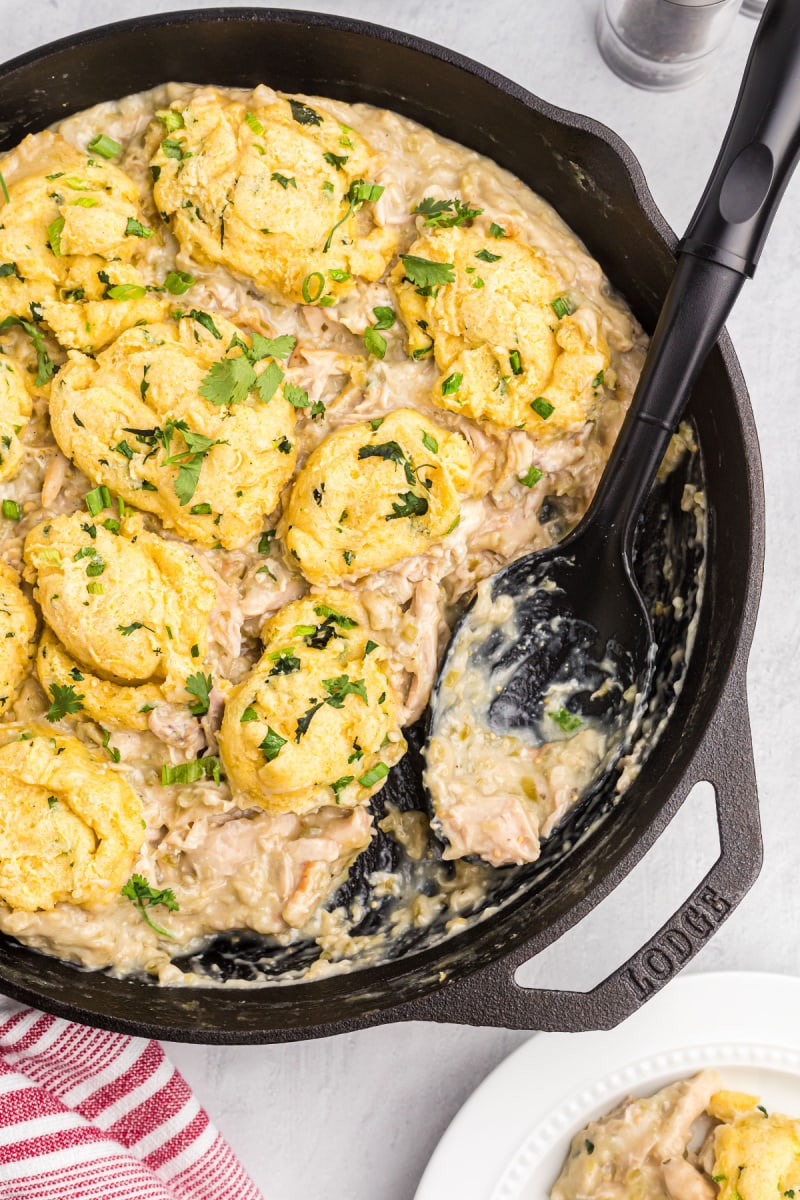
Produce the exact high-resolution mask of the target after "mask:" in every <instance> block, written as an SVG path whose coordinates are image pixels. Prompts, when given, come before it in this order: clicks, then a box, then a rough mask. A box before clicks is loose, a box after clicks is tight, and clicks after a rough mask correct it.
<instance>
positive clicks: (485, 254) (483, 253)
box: [475, 249, 503, 263]
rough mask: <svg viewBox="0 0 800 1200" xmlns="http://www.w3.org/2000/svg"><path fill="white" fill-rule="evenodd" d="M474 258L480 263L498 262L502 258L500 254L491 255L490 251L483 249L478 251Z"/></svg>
mask: <svg viewBox="0 0 800 1200" xmlns="http://www.w3.org/2000/svg"><path fill="white" fill-rule="evenodd" d="M475 257H476V258H479V259H480V260H481V262H487V263H493V262H499V261H500V259H501V258H502V257H503V256H502V254H492V252H491V250H485V249H484V250H479V251H478V253H477V254H476V255H475Z"/></svg>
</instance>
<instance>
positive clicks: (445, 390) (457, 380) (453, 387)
mask: <svg viewBox="0 0 800 1200" xmlns="http://www.w3.org/2000/svg"><path fill="white" fill-rule="evenodd" d="M463 382H464V376H463V375H462V374H461V372H460V371H454V372H453V374H452V375H448V376H447V379H445V381H444V382H443V384H442V395H443V396H452V395H453V393H454V392H457V391H458V389H459V388H460V387H461V384H462V383H463Z"/></svg>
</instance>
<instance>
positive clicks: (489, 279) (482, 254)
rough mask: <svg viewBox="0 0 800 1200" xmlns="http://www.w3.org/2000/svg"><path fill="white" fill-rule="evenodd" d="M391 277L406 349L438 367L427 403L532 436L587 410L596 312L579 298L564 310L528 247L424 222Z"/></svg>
mask: <svg viewBox="0 0 800 1200" xmlns="http://www.w3.org/2000/svg"><path fill="white" fill-rule="evenodd" d="M431 266H433V268H435V270H434V272H433V275H432V274H431ZM445 268H446V269H445ZM431 278H435V279H436V280H441V282H426V281H427V280H429V279H431ZM392 282H393V285H394V288H395V292H396V294H397V303H398V307H399V310H400V316H401V317H402V319H403V322H404V324H405V326H406V330H407V333H408V345H409V351H410V352H411V353H415V354H416V355H417V356H419V355H420V354H424V353H425V351H430V352H431V353H432V354H433V355H434V358H435V360H436V365H437V366H438V367H439V370H440V371H441V376H440V378H439V379H438V380H437V382H436V384H435V385H434V388H433V391H432V393H431V400H432V402H433V403H434V404H436V405H438V406H439V407H440V408H446V409H449V410H450V411H451V412H457V413H463V414H464V415H465V416H467V417H472V418H473V419H475V420H485V421H491V422H493V423H494V424H495V425H499V426H501V427H502V428H504V429H524V430H526V431H527V432H528V433H531V434H533V435H534V436H536V437H537V438H539V439H542V440H548V439H551V438H553V437H558V436H561V435H564V434H567V433H572V432H575V433H577V432H579V431H580V430H581V429H583V427H584V426H585V424H586V422H587V420H589V419H590V418H591V416H592V415H593V412H594V411H595V409H596V407H597V404H598V400H599V396H600V393H601V387H602V383H603V378H604V372H605V369H606V368H607V367H608V364H609V354H608V346H607V345H606V342H605V339H604V338H603V336H602V334H601V333H600V330H599V326H598V314H597V312H596V311H595V310H594V308H593V307H592V306H590V305H588V304H584V305H581V307H580V309H579V311H577V312H575V313H574V314H573V303H572V300H571V298H570V297H569V296H568V295H563V294H562V293H561V291H560V288H559V283H558V280H557V279H556V278H555V276H554V274H553V273H552V271H551V270H550V269H549V268H548V266H547V264H546V263H545V262H544V260H543V258H542V257H541V256H540V255H539V254H538V253H537V251H535V250H534V249H532V248H531V247H530V246H527V245H525V243H524V242H521V241H519V240H517V239H516V238H512V237H503V238H490V237H489V236H488V235H487V234H486V233H485V232H483V231H482V230H481V229H480V228H478V227H468V226H456V227H454V228H452V229H432V230H430V231H428V232H425V233H423V235H422V236H421V237H420V238H418V239H417V241H416V242H414V244H413V245H412V246H411V247H410V249H409V251H408V255H404V256H403V257H402V258H401V260H400V262H399V263H398V265H397V267H396V268H395V270H394V271H393V273H392Z"/></svg>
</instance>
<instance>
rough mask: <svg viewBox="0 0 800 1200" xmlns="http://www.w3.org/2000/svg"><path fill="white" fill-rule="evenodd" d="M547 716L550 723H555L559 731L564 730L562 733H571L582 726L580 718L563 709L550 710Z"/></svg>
mask: <svg viewBox="0 0 800 1200" xmlns="http://www.w3.org/2000/svg"><path fill="white" fill-rule="evenodd" d="M547 715H548V717H549V718H550V720H551V721H555V723H556V725H558V727H559V729H563V730H564V733H572V731H573V730H574V729H579V728H580V727H581V725H582V724H583V721H582V719H581V718H580V717H578V716H576V715H575V713H571V712H569V711H568V709H566V708H563V707H562V708H555V709H551V710H550V711H549V712H548V714H547Z"/></svg>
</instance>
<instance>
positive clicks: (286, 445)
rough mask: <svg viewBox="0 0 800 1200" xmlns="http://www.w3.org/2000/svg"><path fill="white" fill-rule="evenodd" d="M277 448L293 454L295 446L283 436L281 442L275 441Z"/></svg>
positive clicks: (283, 452)
mask: <svg viewBox="0 0 800 1200" xmlns="http://www.w3.org/2000/svg"><path fill="white" fill-rule="evenodd" d="M275 449H276V450H279V451H280V453H281V454H291V453H292V450H293V449H294V447H293V446H292V443H291V442H290V441H289V439H288V438H287V437H282V438H281V440H280V441H279V442H276V443H275Z"/></svg>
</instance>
